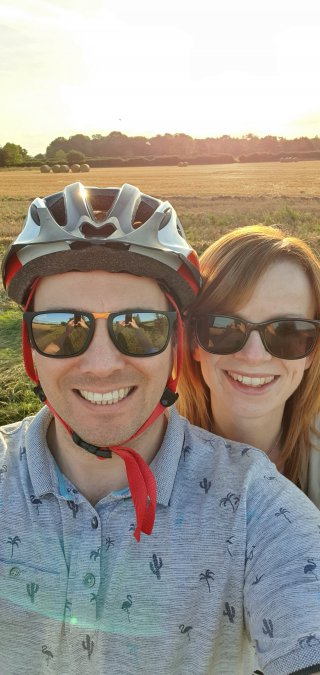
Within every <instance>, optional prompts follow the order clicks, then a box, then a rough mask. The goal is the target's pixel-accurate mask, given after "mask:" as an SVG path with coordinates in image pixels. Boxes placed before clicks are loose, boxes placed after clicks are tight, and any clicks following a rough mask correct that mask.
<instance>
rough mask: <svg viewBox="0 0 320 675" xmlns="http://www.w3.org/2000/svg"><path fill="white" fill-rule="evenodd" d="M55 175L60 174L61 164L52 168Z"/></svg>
mask: <svg viewBox="0 0 320 675" xmlns="http://www.w3.org/2000/svg"><path fill="white" fill-rule="evenodd" d="M52 171H53V173H60V164H54V165H53V167H52Z"/></svg>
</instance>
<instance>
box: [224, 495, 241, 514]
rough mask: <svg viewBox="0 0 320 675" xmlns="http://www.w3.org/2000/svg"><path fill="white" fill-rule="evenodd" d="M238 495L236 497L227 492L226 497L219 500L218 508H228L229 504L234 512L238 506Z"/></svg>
mask: <svg viewBox="0 0 320 675" xmlns="http://www.w3.org/2000/svg"><path fill="white" fill-rule="evenodd" d="M239 502H240V495H236V494H235V493H234V492H228V494H227V496H226V497H223V498H222V499H220V506H228V505H229V504H230V506H231V508H232V511H233V512H235V511H236V510H237V508H238V506H239Z"/></svg>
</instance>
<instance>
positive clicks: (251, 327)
mask: <svg viewBox="0 0 320 675" xmlns="http://www.w3.org/2000/svg"><path fill="white" fill-rule="evenodd" d="M203 316H204V315H200V314H199V315H197V316H193V317H192V320H191V321H192V324H193V332H194V335H195V337H196V340H197V342H198V344H199V346H200V347H201V349H203V350H204V351H206V352H208V353H209V354H216V355H218V356H227V355H229V354H236V353H237V352H240V351H241V349H243V347H244V346H245V344H246V343H247V341H248V339H249V336H250V333H252V332H253V331H258V333H259V335H260V339H261V341H262V344H263V346H264V348H265V350H266V351H267V352H268V353H269V354H271V356H274V357H275V358H277V359H279V358H280V359H284V360H285V361H298V360H299V359H304V358H305V357H306V356H308V355H309V354H311V352H312V351H313V350H314V348H315V346H316V344H317V339H318V336H319V330H320V320H317V319H302V318H300V317H292V318H290V317H286V318H283V317H282V318H279V319H272V321H261V322H259V323H254V322H253V321H246V320H245V319H241V318H240V317H239V316H232V315H229V314H206V315H205V317H206V318H207V319H208V320H209V319H210V318H218V317H219V318H222V319H234V320H235V321H239V322H241V323H242V324H244V326H245V333H244V341H243V343H242V345H241V347H239V348H238V349H234V350H232V351H227V352H221V351H219V352H214V351H212V350H211V349H208V348H207V347H204V346H203V344H202V343H201V341H200V339H199V335H198V321H199V319H201V318H203ZM290 321H301V322H303V323H308V324H311V325H312V326H313V327H314V328H316V332H315V338H314V341H313V343H312V346H311V347H310V349H308V350H307V351H306V352H305V353H304V354H303V355H302V356H295V357H291V358H284V357H283V356H278V355H277V354H274V352H272V351H271V350H270V349H269V347H268V346H267V344H266V341H265V330H266V328H267V326H270V325H272V324H274V323H288V322H290Z"/></svg>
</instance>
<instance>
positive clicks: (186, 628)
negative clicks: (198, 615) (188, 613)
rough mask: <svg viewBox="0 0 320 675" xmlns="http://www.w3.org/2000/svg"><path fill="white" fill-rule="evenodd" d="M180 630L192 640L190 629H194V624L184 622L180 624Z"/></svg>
mask: <svg viewBox="0 0 320 675" xmlns="http://www.w3.org/2000/svg"><path fill="white" fill-rule="evenodd" d="M179 630H180V633H181V634H182V635H187V636H188V640H189V642H190V640H191V637H190V631H191V630H192V626H185V625H184V623H181V624H180V626H179Z"/></svg>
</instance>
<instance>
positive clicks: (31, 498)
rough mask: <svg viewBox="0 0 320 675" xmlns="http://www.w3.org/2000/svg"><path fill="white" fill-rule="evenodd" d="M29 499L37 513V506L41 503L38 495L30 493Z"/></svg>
mask: <svg viewBox="0 0 320 675" xmlns="http://www.w3.org/2000/svg"><path fill="white" fill-rule="evenodd" d="M30 500H31V504H34V505H35V507H36V510H37V514H38V515H39V506H40V504H42V501H41V499H39V498H38V497H35V495H30Z"/></svg>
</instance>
